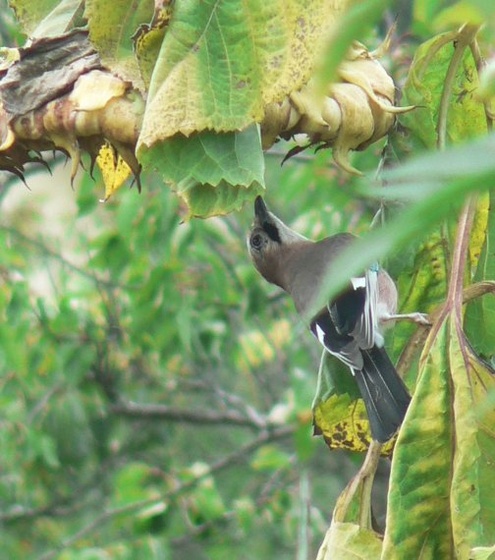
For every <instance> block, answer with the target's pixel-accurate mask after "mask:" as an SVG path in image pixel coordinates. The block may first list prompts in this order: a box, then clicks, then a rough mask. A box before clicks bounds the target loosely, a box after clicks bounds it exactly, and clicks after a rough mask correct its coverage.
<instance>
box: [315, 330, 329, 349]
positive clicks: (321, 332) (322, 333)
mask: <svg viewBox="0 0 495 560" xmlns="http://www.w3.org/2000/svg"><path fill="white" fill-rule="evenodd" d="M316 338H317V339H318V342H319V343H320V344H321V345H322V346H323V347H325V331H324V330H323V329H322V328H321V327H320V325H319V324H318V323H316ZM327 350H328V349H327Z"/></svg>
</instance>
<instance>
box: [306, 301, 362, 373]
mask: <svg viewBox="0 0 495 560" xmlns="http://www.w3.org/2000/svg"><path fill="white" fill-rule="evenodd" d="M310 328H311V332H312V333H313V334H314V335H315V337H316V338H317V339H318V341H319V342H320V344H321V345H322V346H323V347H324V348H325V349H326V350H327V351H328V352H329V353H330V354H333V355H334V356H336V357H337V358H339V360H341V361H342V362H344V364H346V365H347V366H349V367H350V368H351V369H352V370H355V369H357V370H361V369H362V368H363V356H362V354H361V350H360V348H359V346H358V344H356V341H355V339H354V338H353V336H351V335H350V334H343V333H341V332H339V330H338V329H337V328H336V325H335V323H334V321H333V319H332V317H331V315H330V311H329V310H328V309H324V310H323V311H321V313H319V314H318V315H317V316H316V317H315V318H314V319H313V320H312V321H311V324H310Z"/></svg>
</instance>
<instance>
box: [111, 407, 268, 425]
mask: <svg viewBox="0 0 495 560" xmlns="http://www.w3.org/2000/svg"><path fill="white" fill-rule="evenodd" d="M110 411H111V412H113V413H114V414H116V415H118V416H126V417H128V418H145V419H161V420H170V421H172V422H184V423H188V424H221V425H230V426H232V425H233V426H245V427H247V428H255V429H258V430H259V429H264V430H266V429H269V428H270V427H271V425H270V423H269V422H268V420H267V419H266V417H264V416H261V415H250V416H245V415H243V414H239V413H238V412H233V411H226V412H217V411H212V410H194V409H184V408H178V407H175V406H168V405H165V404H136V403H133V402H127V403H122V402H121V403H118V404H114V405H111V406H110Z"/></svg>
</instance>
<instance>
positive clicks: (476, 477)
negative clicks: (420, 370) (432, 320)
mask: <svg viewBox="0 0 495 560" xmlns="http://www.w3.org/2000/svg"><path fill="white" fill-rule="evenodd" d="M449 367H450V372H451V376H452V380H453V386H454V391H455V394H454V407H453V413H454V419H455V442H454V444H455V446H454V452H455V455H454V463H453V470H452V488H451V507H452V528H453V540H454V545H455V547H456V552H457V557H459V558H466V557H467V556H468V554H469V550H470V549H471V548H472V547H474V546H479V545H489V544H492V543H493V542H495V502H494V501H493V496H489V495H488V493H487V492H486V488H488V486H487V484H488V485H490V484H491V481H492V480H493V478H492V477H493V470H492V468H493V463H494V461H495V410H493V407H489V408H488V409H487V408H486V407H484V404H485V403H486V400H487V396H488V392H489V391H490V390H492V391H495V377H494V373H495V372H494V371H493V370H491V369H489V368H488V367H487V365H486V364H484V363H483V362H481V361H479V360H478V358H477V357H476V356H475V355H474V354H473V353H472V351H471V348H470V346H469V345H468V344H467V341H466V339H465V338H464V334H463V333H462V331H460V330H459V329H456V328H455V325H454V323H453V322H452V324H451V335H450V345H449Z"/></svg>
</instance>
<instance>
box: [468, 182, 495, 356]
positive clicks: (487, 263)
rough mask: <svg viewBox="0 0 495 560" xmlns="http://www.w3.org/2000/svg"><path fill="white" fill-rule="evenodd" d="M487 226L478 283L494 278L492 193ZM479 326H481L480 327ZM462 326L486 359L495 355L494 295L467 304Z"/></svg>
mask: <svg viewBox="0 0 495 560" xmlns="http://www.w3.org/2000/svg"><path fill="white" fill-rule="evenodd" d="M488 214H489V215H488V227H487V229H486V232H485V233H486V236H485V240H484V244H483V249H482V251H481V255H480V258H479V261H478V265H477V267H476V271H475V274H474V278H473V280H474V281H475V282H481V281H483V280H492V279H494V278H495V260H494V259H493V247H494V246H495V193H494V192H493V191H490V193H489V212H488ZM480 325H482V328H480ZM464 328H465V331H466V334H467V336H468V338H469V340H470V342H471V344H472V346H473V348H474V349H475V350H476V351H477V352H478V353H479V354H480V355H481V356H483V357H485V358H487V359H489V358H491V356H493V355H495V342H494V338H493V336H492V334H491V333H493V332H495V298H494V297H493V295H492V294H487V295H486V296H483V297H478V298H476V299H475V300H473V301H471V302H470V303H469V304H468V305H467V309H466V315H465V320H464Z"/></svg>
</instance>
